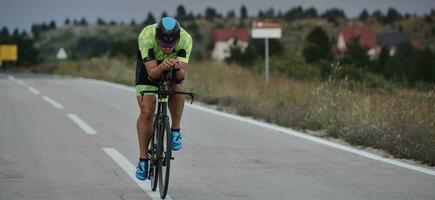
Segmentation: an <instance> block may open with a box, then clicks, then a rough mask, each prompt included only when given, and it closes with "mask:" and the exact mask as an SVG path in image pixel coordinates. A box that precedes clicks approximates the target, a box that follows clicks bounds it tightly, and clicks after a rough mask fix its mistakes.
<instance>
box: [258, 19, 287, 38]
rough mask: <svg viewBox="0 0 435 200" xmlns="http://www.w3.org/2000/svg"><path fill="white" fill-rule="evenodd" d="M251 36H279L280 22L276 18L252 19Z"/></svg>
mask: <svg viewBox="0 0 435 200" xmlns="http://www.w3.org/2000/svg"><path fill="white" fill-rule="evenodd" d="M252 37H253V38H281V23H280V22H279V21H278V20H253V21H252Z"/></svg>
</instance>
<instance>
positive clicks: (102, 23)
mask: <svg viewBox="0 0 435 200" xmlns="http://www.w3.org/2000/svg"><path fill="white" fill-rule="evenodd" d="M97 25H98V26H105V25H106V22H105V21H104V20H103V19H101V18H99V17H98V19H97Z"/></svg>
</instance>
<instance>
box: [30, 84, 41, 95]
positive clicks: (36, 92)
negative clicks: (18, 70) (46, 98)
mask: <svg viewBox="0 0 435 200" xmlns="http://www.w3.org/2000/svg"><path fill="white" fill-rule="evenodd" d="M28 88H29V90H30V92H32V93H33V94H35V95H40V94H41V93H40V92H39V91H38V90H37V89H35V88H33V87H31V86H29V87H28Z"/></svg>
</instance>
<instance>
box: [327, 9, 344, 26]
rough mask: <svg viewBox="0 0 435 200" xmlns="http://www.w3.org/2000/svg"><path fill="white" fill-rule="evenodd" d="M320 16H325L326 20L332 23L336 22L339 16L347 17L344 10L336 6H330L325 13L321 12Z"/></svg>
mask: <svg viewBox="0 0 435 200" xmlns="http://www.w3.org/2000/svg"><path fill="white" fill-rule="evenodd" d="M322 17H323V18H326V19H327V20H328V21H330V22H333V23H335V22H337V20H338V19H339V18H341V19H347V17H346V14H344V11H343V10H341V9H338V8H332V9H329V10H327V11H325V13H323V14H322Z"/></svg>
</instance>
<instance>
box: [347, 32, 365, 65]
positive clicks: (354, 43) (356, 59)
mask: <svg viewBox="0 0 435 200" xmlns="http://www.w3.org/2000/svg"><path fill="white" fill-rule="evenodd" d="M359 41H360V37H352V38H351V39H350V42H349V44H348V45H347V51H346V53H345V55H344V58H343V63H344V64H353V65H354V66H355V67H357V68H369V67H370V63H369V62H370V58H369V56H368V55H367V51H368V48H367V47H362V46H361V45H360V42H359Z"/></svg>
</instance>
